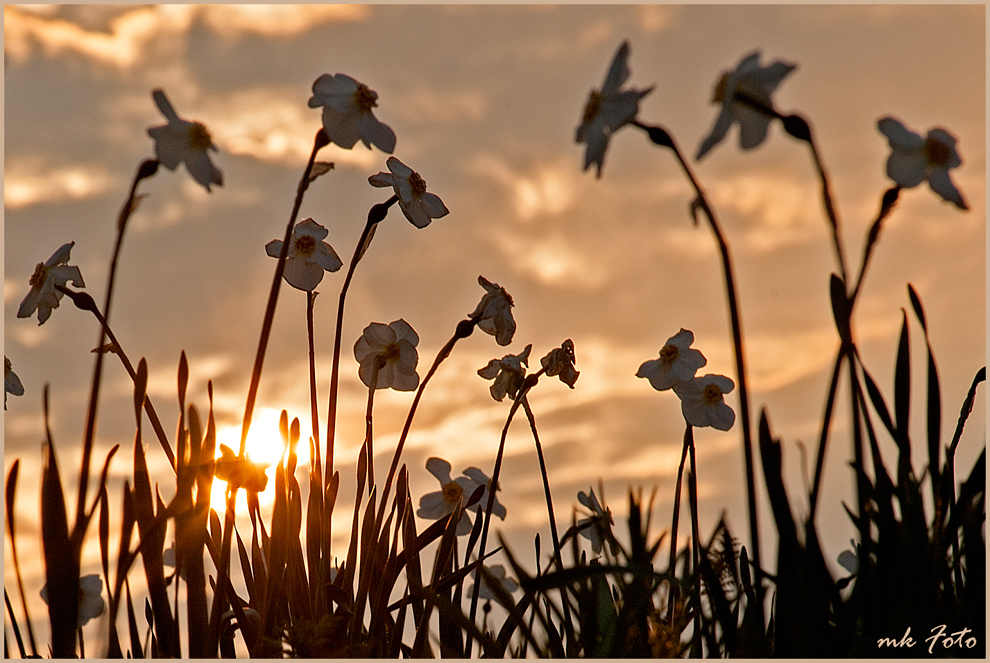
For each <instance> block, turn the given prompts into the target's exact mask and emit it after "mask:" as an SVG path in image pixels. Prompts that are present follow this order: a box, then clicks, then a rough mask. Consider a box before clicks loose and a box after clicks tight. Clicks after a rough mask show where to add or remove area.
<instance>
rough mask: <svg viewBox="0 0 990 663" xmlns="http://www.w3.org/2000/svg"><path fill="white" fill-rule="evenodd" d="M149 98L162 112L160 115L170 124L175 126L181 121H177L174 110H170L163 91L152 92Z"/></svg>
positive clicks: (177, 117)
mask: <svg viewBox="0 0 990 663" xmlns="http://www.w3.org/2000/svg"><path fill="white" fill-rule="evenodd" d="M151 98H152V99H154V100H155V105H156V106H158V110H160V111H161V112H162V115H164V116H165V119H167V120H168V121H169V123H170V124H171V123H176V124H177V123H179V122H181V121H182V120H180V119H179V116H178V114H176V112H175V109H174V108H172V103H171V102H170V101H169V100H168V97H166V96H165V92H164V90H152V91H151Z"/></svg>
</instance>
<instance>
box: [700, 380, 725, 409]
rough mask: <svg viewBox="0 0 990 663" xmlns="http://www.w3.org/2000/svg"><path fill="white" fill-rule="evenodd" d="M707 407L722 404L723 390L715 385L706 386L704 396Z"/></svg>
mask: <svg viewBox="0 0 990 663" xmlns="http://www.w3.org/2000/svg"><path fill="white" fill-rule="evenodd" d="M702 398H704V399H705V403H706V404H707V405H718V404H719V403H721V402H722V390H721V389H719V388H718V385H715V384H706V385H705V393H704V394H703V395H702Z"/></svg>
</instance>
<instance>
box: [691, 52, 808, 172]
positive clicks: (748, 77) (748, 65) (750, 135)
mask: <svg viewBox="0 0 990 663" xmlns="http://www.w3.org/2000/svg"><path fill="white" fill-rule="evenodd" d="M795 68H796V67H795V65H792V64H789V63H787V62H782V61H780V60H777V61H776V62H774V63H773V64H769V65H767V66H765V67H764V66H762V65H760V52H759V51H754V52H752V53H750V54H749V55H747V56H746V57H744V58H743V59H742V60H740V61H739V64H738V65H737V66H736V69H735V71H732V72H725V73H723V74H722V77H721V78H720V79H719V81H718V83H717V84H716V85H715V94H714V95H713V98H712V103H721V104H722V110H721V112H720V113H719V115H718V119H717V120H715V126H714V127H712V131H711V133H710V134H708V137H707V138H705V140H704V141H702V143H701V147H700V148H698V156H697V157H695V158H696V159H699V160H700V159H701V158H702V157H703V156H705V154H707V153H708V150H710V149H712V148H713V147H715V146H716V145H717V144H718V143H720V142H721V141H722V139H723V138H725V135H726V134H727V133H728V132H729V127H731V126H732V125H733V123H735V122H738V123H739V146H740V147H741V148H743V149H744V150H749V149H752V148H754V147H756V146H757V145H759V144H760V143H762V142H763V140H764V139H765V138H766V137H767V129H768V128H769V127H770V120H772V119H773V118H774V117H776V113H777V112H776V111H775V110H774V109H773V102H772V101H771V100H770V95H771V94H773V91H774V90H776V89H777V86H778V85H780V82H781V81H782V80H784V77H785V76H787V74H789V73H791V72H792V71H794V69H795Z"/></svg>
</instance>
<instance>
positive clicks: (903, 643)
mask: <svg viewBox="0 0 990 663" xmlns="http://www.w3.org/2000/svg"><path fill="white" fill-rule="evenodd" d="M945 629H946V626H945V624H942V625H941V626H936V627H934V628H933V629H932V630H931V635H930V636H928V637H927V638H925V642H927V643H928V653H929V654H932V653H934V651H935V646H936V645H937V644H939V643H941V646H942V648H944V649H950V648H952V647H957V648H959V649H972V648H973V647H975V646H976V644H977V641H976V637H975V636H972V635H969V634H970V633H972V629H968V628H964V629H960V630H958V631H955V632H953V633H948V634H946V632H945ZM916 644H917V642H915V639H914V638H912V637H911V627H910V626H909V627H908V628H907V630H906V631H905V632H904V636H903V637H902V638H901V639H900V640H895V639H894V638H880V639H879V640H877V647H879V648H881V649H882V648H884V647H914V646H915V645H916Z"/></svg>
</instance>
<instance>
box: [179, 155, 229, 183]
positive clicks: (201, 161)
mask: <svg viewBox="0 0 990 663" xmlns="http://www.w3.org/2000/svg"><path fill="white" fill-rule="evenodd" d="M183 160H184V161H185V163H186V170H188V171H189V174H190V175H192V176H193V179H195V180H196V181H197V182H199V183H200V184H202V185H203V186H204V187H206V190H207V191H209V190H210V185H211V184H216V185H217V186H223V173H221V172H220V169H219V168H217V167H216V166H214V165H213V162H212V161H211V160H210V156H209V155H208V154H207V153H206V150H189V151H188V152H186V154H185V157H184V159H183Z"/></svg>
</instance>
